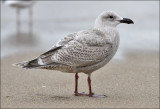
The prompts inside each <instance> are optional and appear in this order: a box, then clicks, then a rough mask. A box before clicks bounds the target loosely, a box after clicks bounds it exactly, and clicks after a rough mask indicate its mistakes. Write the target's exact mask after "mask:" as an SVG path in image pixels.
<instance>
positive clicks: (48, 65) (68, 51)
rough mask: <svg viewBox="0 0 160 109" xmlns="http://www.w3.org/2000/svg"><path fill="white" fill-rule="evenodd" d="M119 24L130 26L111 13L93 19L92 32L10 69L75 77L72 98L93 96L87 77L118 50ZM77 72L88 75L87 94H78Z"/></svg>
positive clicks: (77, 35)
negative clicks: (50, 71)
mask: <svg viewBox="0 0 160 109" xmlns="http://www.w3.org/2000/svg"><path fill="white" fill-rule="evenodd" d="M120 23H127V24H133V23H134V22H133V21H132V20H131V19H128V18H122V17H121V16H119V15H118V14H116V13H115V12H113V11H104V12H102V13H101V14H100V15H99V16H98V17H97V18H96V21H95V25H94V28H93V29H90V30H83V31H79V32H76V33H73V34H69V35H67V36H65V37H64V38H62V39H61V40H60V41H59V42H57V43H56V44H55V45H54V46H53V47H52V48H51V49H50V50H49V51H47V52H45V53H43V54H41V55H40V56H38V57H37V58H35V59H33V60H31V61H25V62H21V63H17V64H14V65H17V66H20V67H22V68H27V69H32V68H37V69H48V70H58V71H62V72H67V73H75V91H74V94H75V96H79V95H87V96H89V97H93V96H96V95H95V94H94V93H93V92H92V89H91V74H92V72H94V71H96V70H97V69H99V68H101V67H103V66H104V65H106V64H107V63H108V62H109V61H110V60H111V59H112V57H113V56H114V55H115V53H116V51H117V49H118V46H119V33H118V30H117V29H116V26H117V25H118V24H120ZM81 72H82V73H85V74H87V75H88V86H89V94H85V93H78V78H79V77H78V73H81Z"/></svg>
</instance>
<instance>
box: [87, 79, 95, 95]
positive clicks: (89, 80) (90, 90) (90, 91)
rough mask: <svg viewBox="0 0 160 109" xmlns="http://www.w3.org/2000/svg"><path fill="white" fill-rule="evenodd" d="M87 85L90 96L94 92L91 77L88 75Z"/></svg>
mask: <svg viewBox="0 0 160 109" xmlns="http://www.w3.org/2000/svg"><path fill="white" fill-rule="evenodd" d="M88 87H89V96H90V97H92V95H93V94H94V93H92V88H91V79H90V77H89V76H88Z"/></svg>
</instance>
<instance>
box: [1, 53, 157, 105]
mask: <svg viewBox="0 0 160 109" xmlns="http://www.w3.org/2000/svg"><path fill="white" fill-rule="evenodd" d="M38 54H39V53H32V55H31V54H30V53H27V54H25V55H22V54H17V55H13V56H9V57H5V58H3V59H2V60H1V107H2V108H158V107H159V55H158V52H156V53H155V52H151V53H149V52H140V51H137V52H136V53H132V52H130V53H128V54H127V55H126V56H125V59H124V60H112V61H111V62H110V63H109V64H107V65H106V66H105V67H103V68H101V69H99V70H97V71H95V72H94V73H93V74H92V89H93V92H94V93H95V94H101V95H106V96H107V97H106V98H95V97H87V96H78V97H77V96H74V95H73V92H74V74H69V73H61V72H58V71H49V70H38V69H33V70H25V69H21V68H19V67H13V66H12V64H13V63H16V62H21V61H23V60H30V59H32V58H34V57H36V56H38ZM79 77H80V78H79V92H87V93H88V84H87V75H85V74H83V73H81V74H79Z"/></svg>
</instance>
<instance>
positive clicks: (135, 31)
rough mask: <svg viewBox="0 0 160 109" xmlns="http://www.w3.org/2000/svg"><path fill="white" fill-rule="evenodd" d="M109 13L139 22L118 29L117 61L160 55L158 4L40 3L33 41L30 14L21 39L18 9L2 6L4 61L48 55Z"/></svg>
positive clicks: (138, 2) (126, 2)
mask: <svg viewBox="0 0 160 109" xmlns="http://www.w3.org/2000/svg"><path fill="white" fill-rule="evenodd" d="M105 10H112V11H115V12H117V13H118V14H119V15H121V16H122V17H126V18H131V19H132V20H133V21H134V22H135V24H134V25H127V24H121V25H119V26H118V27H117V28H118V30H119V33H120V38H121V42H120V47H119V50H118V53H117V54H116V56H115V59H123V58H124V55H125V53H127V52H129V51H135V52H136V51H137V50H143V51H147V52H158V51H159V3H158V1H119V2H118V1H38V2H37V3H36V4H35V6H34V36H33V37H32V38H31V37H28V35H27V32H28V28H27V27H28V19H27V18H28V16H27V15H28V10H27V9H25V10H22V11H21V14H22V16H21V19H22V23H23V24H22V33H23V34H22V37H21V38H17V37H16V35H15V34H16V33H15V31H16V28H15V27H16V25H15V24H16V22H15V21H16V20H15V9H13V8H11V7H8V6H5V5H4V4H1V57H2V58H3V57H5V56H9V55H14V54H15V53H20V52H30V51H43V52H44V51H47V50H48V49H49V48H51V47H52V46H53V45H54V44H55V42H57V41H58V40H59V39H61V38H62V37H64V36H65V35H67V34H70V33H73V32H77V31H80V30H85V29H91V28H93V25H94V21H95V18H96V17H97V16H98V15H99V14H100V13H101V12H103V11H105ZM43 52H42V53H43Z"/></svg>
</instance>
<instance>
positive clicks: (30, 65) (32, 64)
mask: <svg viewBox="0 0 160 109" xmlns="http://www.w3.org/2000/svg"><path fill="white" fill-rule="evenodd" d="M13 66H19V67H22V68H26V69H30V68H39V67H40V66H41V65H39V64H38V59H34V60H31V61H24V62H20V63H16V64H13Z"/></svg>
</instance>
